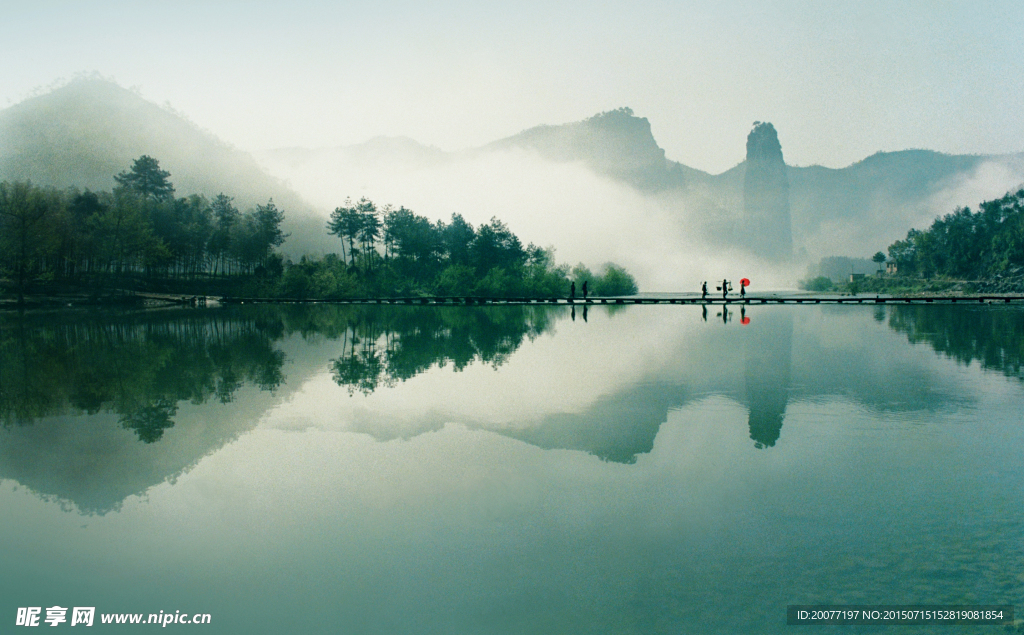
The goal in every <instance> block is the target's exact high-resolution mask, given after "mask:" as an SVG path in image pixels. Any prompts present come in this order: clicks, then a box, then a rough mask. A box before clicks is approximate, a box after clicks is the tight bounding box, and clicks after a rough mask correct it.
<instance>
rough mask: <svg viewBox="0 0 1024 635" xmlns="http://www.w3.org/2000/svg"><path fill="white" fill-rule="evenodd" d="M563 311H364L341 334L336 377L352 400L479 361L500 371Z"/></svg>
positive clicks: (352, 315)
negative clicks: (428, 372)
mask: <svg viewBox="0 0 1024 635" xmlns="http://www.w3.org/2000/svg"><path fill="white" fill-rule="evenodd" d="M562 313H564V309H552V308H546V307H533V306H502V307H476V308H464V307H448V308H441V307H398V308H397V309H396V308H395V307H372V306H371V307H363V308H362V310H360V311H355V312H350V314H349V315H348V316H347V317H348V319H347V320H345V321H343V322H338V323H339V324H341V323H344V324H345V325H346V328H345V329H344V331H343V332H342V333H340V338H341V339H342V341H343V342H342V344H343V353H342V355H341V356H340V357H338V358H336V359H334V360H332V361H331V373H332V375H333V377H334V381H335V382H336V383H337V384H338V385H339V386H344V387H347V388H348V391H349V393H350V394H354V393H356V392H360V393H363V394H370V393H372V392H373V391H374V390H376V389H377V388H378V387H387V386H393V385H395V384H396V383H398V382H401V381H405V380H406V379H409V378H411V377H414V376H416V375H418V374H420V373H422V372H424V371H426V370H428V369H429V368H431V367H433V366H437V367H445V366H447V365H449V364H451V366H452V367H453V368H454V369H455V370H457V371H458V370H462V369H463V368H465V367H466V366H468V365H469V364H471V363H473V362H474V361H480V362H483V363H485V364H490V365H492V366H494V367H495V368H497V367H498V366H500V365H502V364H503V363H505V361H507V360H508V358H509V357H510V356H511V355H512V353H514V352H515V351H516V350H517V349H518V348H519V346H520V345H521V344H522V343H523V341H524V340H527V339H528V340H533V339H534V338H535V337H537V336H538V335H540V334H541V333H543V332H544V331H546V330H547V329H549V328H550V327H551V325H552V324H553V321H554V319H555V318H556V315H560V314H562Z"/></svg>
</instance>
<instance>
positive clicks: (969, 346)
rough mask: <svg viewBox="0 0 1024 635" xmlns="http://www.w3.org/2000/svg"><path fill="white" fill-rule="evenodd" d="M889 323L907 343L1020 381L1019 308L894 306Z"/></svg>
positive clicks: (1023, 320) (1022, 341)
mask: <svg viewBox="0 0 1024 635" xmlns="http://www.w3.org/2000/svg"><path fill="white" fill-rule="evenodd" d="M889 326H890V327H891V328H892V329H893V330H895V331H897V332H900V333H904V334H905V335H906V336H907V340H909V341H910V342H911V343H914V344H918V343H922V342H923V343H927V344H928V345H929V346H931V347H932V348H933V349H935V350H936V351H937V352H939V353H944V354H946V355H947V356H949V357H952V358H953V359H955V360H956V361H958V362H960V363H962V364H965V365H966V364H970V363H971V362H975V361H976V362H978V363H979V364H980V365H981V367H982V368H985V369H987V370H995V371H999V372H1002V373H1004V374H1005V375H1007V376H1009V377H1017V378H1019V379H1021V380H1024V372H1022V368H1021V366H1022V361H1024V311H1022V310H1021V308H1020V307H1014V306H1009V307H1003V306H998V305H994V306H993V305H988V306H963V305H926V306H922V305H917V306H894V307H892V309H891V312H890V313H889Z"/></svg>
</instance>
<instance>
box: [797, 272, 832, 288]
mask: <svg viewBox="0 0 1024 635" xmlns="http://www.w3.org/2000/svg"><path fill="white" fill-rule="evenodd" d="M800 287H801V288H803V289H805V290H807V291H815V292H821V291H831V290H832V279H831V278H829V277H828V276H818V277H816V278H811V279H810V280H804V281H803V282H801V283H800Z"/></svg>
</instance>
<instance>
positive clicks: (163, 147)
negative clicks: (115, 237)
mask: <svg viewBox="0 0 1024 635" xmlns="http://www.w3.org/2000/svg"><path fill="white" fill-rule="evenodd" d="M144 154H146V155H149V156H152V157H154V158H156V159H157V160H158V161H159V162H160V166H161V168H163V169H165V170H168V171H169V172H170V173H171V182H172V183H173V184H174V187H175V194H176V195H177V196H187V195H189V194H194V193H195V194H204V195H206V196H208V197H213V196H216V195H217V194H220V193H222V192H223V193H225V194H227V195H229V196H233V197H235V204H236V205H237V206H238V207H239V208H241V209H243V210H244V209H246V208H249V207H253V206H255V205H257V204H265V203H266V202H267V200H268V199H270V198H273V199H274V202H275V203H276V204H277V206H278V207H280V208H282V209H284V210H285V211H286V217H285V223H284V230H285V231H286V232H290V233H291V234H292V236H291V238H290V239H289V241H288V242H286V244H285V250H286V251H287V252H288V253H289V254H302V253H307V252H317V251H327V250H328V249H329V248H333V246H334V241H328V240H327V239H326V236H325V235H324V234H325V232H324V229H323V220H322V216H320V215H316V214H315V212H314V210H313V208H312V206H311V205H310V204H309V203H307V202H305V201H304V200H303V199H302V198H301V197H300V196H299V195H298V194H296V193H295V192H293V191H292V190H291V189H289V188H288V187H287V186H286V185H285V184H284V183H282V182H281V181H280V180H278V179H276V178H274V177H272V176H270V175H269V174H268V173H267V172H266V171H265V170H264V169H263V168H262V167H260V165H259V164H258V163H257V162H256V161H255V159H253V158H252V157H251V156H250V155H248V154H246V153H244V152H241V151H239V150H237V149H234V148H232V147H231V146H229V145H228V144H226V143H224V142H223V141H221V140H219V139H218V138H217V137H215V136H214V135H213V134H211V133H209V132H206V131H204V130H201V129H200V128H198V127H197V126H196V125H195V124H193V123H191V122H190V121H188V120H187V119H186V118H185V117H184V116H182V115H180V114H178V113H175V112H173V111H171V110H169V109H167V108H162V107H160V106H157V105H156V104H153V103H151V102H149V101H146V100H145V99H143V98H142V97H140V96H139V95H137V94H135V93H133V92H131V91H129V90H126V89H124V88H121V87H120V86H118V85H117V84H115V83H113V82H110V81H106V80H102V79H93V78H90V79H78V80H75V81H72V82H71V83H69V84H67V85H65V86H63V87H61V88H58V89H56V90H54V91H52V92H49V93H46V94H43V95H39V96H36V97H32V98H30V99H26V100H25V101H23V102H21V103H18V104H16V105H14V106H11V107H9V108H6V109H4V110H2V111H0V180H7V181H14V180H30V181H32V182H33V183H35V184H37V185H42V186H52V187H57V188H65V187H78V188H81V189H90V190H94V191H98V190H109V189H111V188H113V187H114V185H115V182H114V175H115V174H118V173H120V172H123V171H125V170H127V169H128V168H129V167H131V165H132V161H133V160H134V159H136V158H138V157H140V156H142V155H144Z"/></svg>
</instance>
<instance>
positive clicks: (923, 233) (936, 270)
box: [801, 188, 1024, 295]
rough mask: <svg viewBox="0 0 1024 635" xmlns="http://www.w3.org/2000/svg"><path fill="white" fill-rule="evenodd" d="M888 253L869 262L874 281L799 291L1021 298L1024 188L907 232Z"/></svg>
mask: <svg viewBox="0 0 1024 635" xmlns="http://www.w3.org/2000/svg"><path fill="white" fill-rule="evenodd" d="M887 251H888V256H886V254H885V253H883V252H881V251H879V252H878V253H876V254H875V256H874V257H873V258H872V260H873V261H874V262H875V263H876V264H877V266H878V272H877V274H876V275H851V276H850V278H849V279H844V280H836V279H835V278H834V277H830V276H825V275H812V276H809V277H808V279H806V280H804V281H803V282H802V284H801V286H802V287H803V288H804V289H806V290H808V291H838V292H846V293H862V292H869V293H892V294H897V295H908V294H915V293H944V294H951V295H956V294H965V295H971V294H976V293H1010V294H1016V293H1024V188H1021V189H1018V190H1017V191H1016V192H1008V193H1007V194H1006V195H1005V196H1002V197H1000V198H997V199H993V200H990V201H985V202H983V203H981V204H980V205H979V206H978V209H977V210H976V211H972V210H971V209H970V208H967V207H961V208H958V209H956V210H955V211H953V212H951V213H949V214H946V215H945V216H941V217H939V218H936V219H935V221H934V222H933V223H932V225H931V226H930V227H929V228H928V229H924V230H918V229H911V230H910V231H908V232H907V236H906V238H904V239H902V240H897V241H895V242H894V243H892V244H891V245H889V247H888V250H887ZM845 260H849V259H845ZM883 267H884V268H883Z"/></svg>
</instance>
